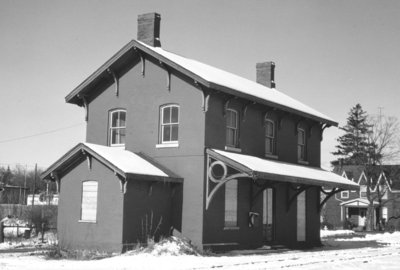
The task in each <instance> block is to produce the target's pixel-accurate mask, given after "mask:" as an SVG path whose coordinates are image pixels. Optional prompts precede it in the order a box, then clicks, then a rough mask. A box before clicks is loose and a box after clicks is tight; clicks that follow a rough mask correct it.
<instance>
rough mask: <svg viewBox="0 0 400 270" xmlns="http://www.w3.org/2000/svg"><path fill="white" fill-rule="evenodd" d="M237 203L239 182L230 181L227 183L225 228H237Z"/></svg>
mask: <svg viewBox="0 0 400 270" xmlns="http://www.w3.org/2000/svg"><path fill="white" fill-rule="evenodd" d="M237 201H238V183H237V180H230V181H228V182H226V183H225V223H224V224H225V227H237V225H238V224H237Z"/></svg>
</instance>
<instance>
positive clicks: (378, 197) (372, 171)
mask: <svg viewBox="0 0 400 270" xmlns="http://www.w3.org/2000/svg"><path fill="white" fill-rule="evenodd" d="M368 122H369V124H370V130H369V132H368V142H369V145H370V146H371V149H370V150H369V161H368V164H367V166H366V167H367V168H366V175H367V199H368V201H369V207H368V210H367V220H366V222H367V224H366V227H367V230H372V228H373V223H372V221H373V214H374V201H378V212H379V215H378V225H379V229H381V224H382V207H383V205H384V203H383V202H382V198H383V196H384V195H385V193H386V192H388V190H387V188H385V187H383V186H381V185H379V184H378V182H374V181H373V179H375V180H376V181H378V179H379V177H380V174H381V173H384V170H383V168H382V166H383V164H391V163H394V162H396V160H398V158H399V156H400V124H399V121H398V119H397V118H396V117H388V116H384V115H382V114H379V115H378V116H371V117H369V119H368ZM373 185H376V190H375V191H374V192H371V189H372V187H373Z"/></svg>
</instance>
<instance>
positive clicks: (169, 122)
mask: <svg viewBox="0 0 400 270" xmlns="http://www.w3.org/2000/svg"><path fill="white" fill-rule="evenodd" d="M160 119H161V120H160V143H161V144H176V143H178V131H179V106H178V105H174V104H172V105H165V106H162V107H161V108H160Z"/></svg>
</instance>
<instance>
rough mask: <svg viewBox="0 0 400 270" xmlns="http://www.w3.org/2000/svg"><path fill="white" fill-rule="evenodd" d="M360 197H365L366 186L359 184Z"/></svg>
mask: <svg viewBox="0 0 400 270" xmlns="http://www.w3.org/2000/svg"><path fill="white" fill-rule="evenodd" d="M360 198H367V186H365V185H361V186H360Z"/></svg>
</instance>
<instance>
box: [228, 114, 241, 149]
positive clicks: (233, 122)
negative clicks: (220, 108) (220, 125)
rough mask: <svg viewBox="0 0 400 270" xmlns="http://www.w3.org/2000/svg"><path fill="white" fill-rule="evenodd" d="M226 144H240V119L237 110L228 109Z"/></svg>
mask: <svg viewBox="0 0 400 270" xmlns="http://www.w3.org/2000/svg"><path fill="white" fill-rule="evenodd" d="M226 146H229V147H235V148H236V147H238V146H239V121H238V113H237V111H235V110H232V109H227V110H226Z"/></svg>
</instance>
